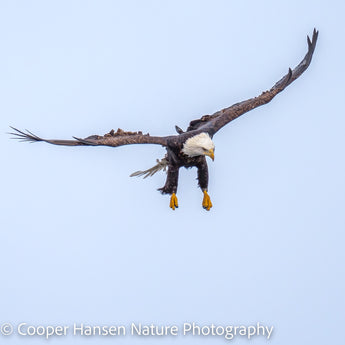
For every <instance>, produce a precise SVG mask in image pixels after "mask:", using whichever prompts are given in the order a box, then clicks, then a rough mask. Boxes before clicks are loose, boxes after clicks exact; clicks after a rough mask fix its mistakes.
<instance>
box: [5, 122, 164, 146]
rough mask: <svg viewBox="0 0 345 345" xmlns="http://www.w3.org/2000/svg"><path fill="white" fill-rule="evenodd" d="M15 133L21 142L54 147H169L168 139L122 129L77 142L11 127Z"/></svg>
mask: <svg viewBox="0 0 345 345" xmlns="http://www.w3.org/2000/svg"><path fill="white" fill-rule="evenodd" d="M11 128H12V129H13V130H14V131H15V132H13V133H10V134H12V135H14V137H13V138H14V139H19V140H21V141H28V142H36V141H44V142H46V143H49V144H53V145H65V146H99V145H103V146H112V147H116V146H122V145H130V144H159V145H162V146H166V145H167V138H168V137H153V136H150V135H149V134H143V133H142V132H125V131H123V130H122V129H120V128H119V129H118V130H117V132H115V131H114V130H111V131H110V132H109V133H107V134H105V135H103V136H100V135H91V136H89V137H87V138H84V139H81V138H76V137H74V139H75V140H60V139H42V138H40V137H38V136H37V135H35V134H33V133H31V132H29V131H28V130H27V131H26V132H23V131H20V130H19V129H16V128H14V127H11Z"/></svg>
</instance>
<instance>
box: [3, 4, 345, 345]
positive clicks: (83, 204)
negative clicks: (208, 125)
mask: <svg viewBox="0 0 345 345" xmlns="http://www.w3.org/2000/svg"><path fill="white" fill-rule="evenodd" d="M344 7H345V6H344V4H343V2H342V1H328V2H325V1H286V2H279V1H267V0H263V1H260V2H255V1H236V2H235V1H179V0H178V1H176V0H175V1H158V0H157V1H4V0H3V1H1V2H0V37H1V51H2V54H1V55H0V66H1V67H0V76H1V77H0V94H1V102H0V112H1V114H2V116H1V126H0V131H1V133H2V134H1V135H0V143H1V153H2V157H3V165H2V173H1V176H2V198H1V201H0V204H1V205H0V207H1V210H2V211H1V216H0V217H1V219H0V221H1V237H0V259H1V271H2V272H1V277H2V283H1V284H0V311H1V312H0V323H3V322H11V323H13V324H14V325H16V324H17V323H19V322H24V321H25V322H29V323H32V324H36V325H37V324H42V323H43V324H53V325H59V324H62V325H64V324H67V325H68V324H72V323H73V322H84V323H90V324H92V325H98V324H129V323H130V322H132V321H135V322H142V323H151V322H155V323H157V324H181V323H183V322H185V321H195V322H198V323H200V324H209V323H214V324H221V325H227V324H234V325H241V324H245V325H250V324H253V323H254V324H255V323H256V322H258V321H260V322H262V323H264V324H266V325H272V326H274V332H273V335H272V338H271V340H270V343H271V344H277V345H278V344H279V345H290V344H326V343H327V344H332V345H337V344H343V341H344V340H343V336H342V335H341V330H342V329H343V326H344V322H345V317H344V308H345V299H344V291H345V283H344V273H345V272H344V271H345V270H344V259H345V255H344V239H345V237H344V230H345V214H344V205H345V179H344V176H345V165H344V147H345V145H344V144H345V139H344V127H345V120H344V119H345V114H344V101H343V100H344V91H345V87H344V84H343V81H344V77H345V73H344V61H345V50H344V45H343V43H344V35H345V30H344V25H343V24H344V19H343V14H344V11H345V8H344ZM314 27H316V28H317V29H319V31H320V36H319V41H318V44H317V47H316V51H315V55H314V58H313V61H312V64H311V66H310V68H309V69H308V70H307V71H306V73H305V74H304V75H303V76H302V77H301V78H300V79H298V80H297V81H296V82H294V83H293V84H292V85H291V86H289V88H288V89H286V90H285V91H284V92H283V93H281V94H280V95H279V96H277V97H276V98H275V99H274V100H273V101H272V102H271V103H270V104H268V105H266V106H264V107H261V108H259V109H256V110H254V111H252V112H250V113H248V114H246V115H245V116H243V117H241V118H240V119H238V120H236V121H234V122H233V123H231V124H230V125H228V126H227V127H226V128H224V129H223V130H222V131H221V132H219V133H218V134H217V135H216V136H215V138H214V142H215V144H216V159H215V161H214V163H212V162H211V161H210V162H209V170H210V186H209V194H210V196H211V198H212V202H213V205H214V208H213V209H212V210H211V211H210V212H208V213H207V212H205V211H204V210H203V209H202V208H201V201H202V193H201V192H200V190H199V189H198V188H197V182H196V181H195V177H196V171H195V169H192V170H188V171H187V170H181V174H180V175H181V176H180V184H179V190H178V198H179V204H180V208H179V209H178V210H177V211H175V212H173V211H171V210H170V209H169V207H168V205H169V197H168V196H162V195H160V193H159V192H157V191H156V189H157V188H159V187H161V186H162V185H163V184H164V181H165V174H164V173H161V174H160V175H156V176H154V177H153V178H151V179H146V180H141V179H133V178H130V177H129V175H130V174H131V173H132V172H133V171H136V170H139V169H145V168H148V167H150V166H152V165H153V164H154V163H155V160H156V159H157V158H161V157H163V155H164V150H163V149H162V148H161V147H159V146H154V145H151V146H149V145H148V146H128V147H122V148H118V149H112V148H102V147H96V148H92V147H88V148H84V147H81V148H69V147H57V146H52V145H46V144H43V143H37V144H24V143H18V142H16V141H13V140H9V136H8V135H7V134H5V133H6V132H8V126H9V125H12V126H16V127H18V128H23V129H24V128H27V129H29V130H31V131H33V132H34V133H36V134H38V135H40V136H43V137H47V138H66V139H67V138H71V137H72V136H78V137H85V136H88V135H90V134H104V133H106V132H108V131H109V130H110V129H112V128H114V129H115V130H116V129H117V128H118V127H121V128H123V129H125V130H142V131H143V132H150V133H151V134H155V135H168V134H171V133H174V125H175V124H176V125H179V126H180V127H182V128H186V126H187V125H188V123H189V121H190V120H192V119H195V118H198V117H200V116H201V115H203V114H209V113H213V112H215V111H217V110H219V109H221V108H223V107H225V106H228V105H231V104H232V103H235V102H238V101H241V100H243V99H246V98H249V97H253V96H255V95H257V94H260V93H261V92H262V91H264V90H265V89H268V88H270V87H271V86H272V85H273V84H274V83H275V82H276V81H277V80H279V79H280V78H281V77H282V76H283V75H284V74H285V73H286V72H287V70H288V67H294V66H295V65H296V64H297V63H299V62H300V60H301V59H302V57H303V56H304V54H305V53H306V51H307V43H306V35H307V34H309V35H311V34H312V30H313V28H314ZM0 341H1V342H2V341H5V342H4V343H8V344H21V343H25V344H33V343H35V344H39V343H44V342H45V340H40V339H37V338H32V339H27V338H19V337H18V336H15V335H13V336H10V337H7V338H6V339H5V340H4V339H3V338H2V337H1V336H0ZM114 341H115V342H118V343H121V344H141V343H147V344H148V343H150V344H151V343H156V344H168V343H172V342H174V343H175V344H187V343H188V344H201V343H202V344H215V343H216V342H219V343H220V344H221V343H224V340H223V338H221V337H220V338H219V339H218V338H216V339H214V338H208V337H205V338H189V337H185V338H184V337H177V338H163V339H157V338H150V339H142V338H132V337H125V338H121V339H116V338H115V339H113V338H106V339H105V338H102V339H98V338H92V339H88V343H89V344H103V343H110V342H114ZM82 342H85V339H83V338H80V337H79V338H73V337H71V336H69V337H66V338H63V339H51V340H50V344H58V343H59V344H64V345H67V344H72V343H73V344H74V343H82ZM232 342H233V343H236V344H242V343H243V344H244V343H247V341H246V340H245V339H236V340H233V341H232ZM251 343H252V344H263V343H266V340H264V339H262V338H256V339H254V340H251Z"/></svg>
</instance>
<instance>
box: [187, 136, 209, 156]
mask: <svg viewBox="0 0 345 345" xmlns="http://www.w3.org/2000/svg"><path fill="white" fill-rule="evenodd" d="M182 152H183V153H184V154H185V155H187V156H189V157H196V156H209V157H211V159H212V160H214V143H213V141H212V140H211V137H210V136H209V135H208V133H200V134H197V135H194V137H191V138H189V139H188V140H186V142H185V143H184V144H183V148H182Z"/></svg>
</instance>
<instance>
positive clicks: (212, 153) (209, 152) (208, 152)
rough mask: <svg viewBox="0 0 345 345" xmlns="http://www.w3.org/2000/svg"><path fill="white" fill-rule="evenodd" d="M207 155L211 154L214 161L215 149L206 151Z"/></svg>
mask: <svg viewBox="0 0 345 345" xmlns="http://www.w3.org/2000/svg"><path fill="white" fill-rule="evenodd" d="M205 155H206V156H209V157H210V158H211V159H212V160H213V161H214V150H213V149H211V150H209V151H207V152H206V153H205Z"/></svg>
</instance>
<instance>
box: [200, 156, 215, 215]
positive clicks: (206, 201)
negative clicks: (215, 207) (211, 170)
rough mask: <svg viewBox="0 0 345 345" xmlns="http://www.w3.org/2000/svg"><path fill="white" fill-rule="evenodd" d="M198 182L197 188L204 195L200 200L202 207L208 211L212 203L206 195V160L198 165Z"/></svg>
mask: <svg viewBox="0 0 345 345" xmlns="http://www.w3.org/2000/svg"><path fill="white" fill-rule="evenodd" d="M198 181H199V187H200V188H201V190H202V192H203V193H204V198H203V200H202V207H203V208H204V209H205V210H206V211H209V210H210V209H211V207H212V202H211V198H210V196H209V195H208V194H207V187H208V167H207V162H206V159H204V160H203V161H202V163H200V164H199V165H198Z"/></svg>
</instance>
